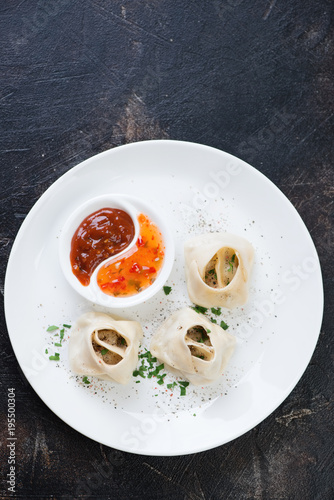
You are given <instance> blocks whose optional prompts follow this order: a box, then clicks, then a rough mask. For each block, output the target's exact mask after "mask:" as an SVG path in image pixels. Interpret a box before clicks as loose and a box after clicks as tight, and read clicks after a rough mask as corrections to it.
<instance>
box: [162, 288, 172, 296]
mask: <svg viewBox="0 0 334 500" xmlns="http://www.w3.org/2000/svg"><path fill="white" fill-rule="evenodd" d="M163 290H164V292H165V295H169V294H170V292H171V291H172V287H171V286H164V287H163Z"/></svg>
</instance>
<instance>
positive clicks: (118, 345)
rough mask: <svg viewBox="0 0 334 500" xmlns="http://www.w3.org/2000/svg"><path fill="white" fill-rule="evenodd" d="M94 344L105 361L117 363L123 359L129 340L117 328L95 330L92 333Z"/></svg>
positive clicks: (111, 363)
mask: <svg viewBox="0 0 334 500" xmlns="http://www.w3.org/2000/svg"><path fill="white" fill-rule="evenodd" d="M100 342H101V343H100ZM92 346H93V349H94V352H95V353H96V355H97V356H98V358H99V359H102V361H103V362H104V363H106V364H107V365H117V364H118V363H119V362H120V361H122V359H123V356H124V354H125V350H126V348H127V342H126V340H125V338H124V337H123V336H122V335H120V334H119V333H118V332H116V330H105V329H104V330H95V332H94V333H93V334H92Z"/></svg>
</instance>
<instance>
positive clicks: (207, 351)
mask: <svg viewBox="0 0 334 500" xmlns="http://www.w3.org/2000/svg"><path fill="white" fill-rule="evenodd" d="M210 331H211V330H209V332H210ZM185 341H186V344H187V345H188V349H189V350H190V353H191V355H192V356H194V357H195V358H199V359H203V361H210V360H211V359H212V358H213V355H214V353H213V347H212V344H211V340H210V337H209V335H208V330H206V329H205V328H204V327H203V326H201V325H196V326H192V327H191V328H189V329H188V330H187V333H186V335H185Z"/></svg>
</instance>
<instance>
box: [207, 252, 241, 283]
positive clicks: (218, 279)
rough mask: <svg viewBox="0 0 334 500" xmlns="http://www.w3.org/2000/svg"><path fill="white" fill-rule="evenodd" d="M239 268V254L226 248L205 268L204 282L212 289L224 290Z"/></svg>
mask: <svg viewBox="0 0 334 500" xmlns="http://www.w3.org/2000/svg"><path fill="white" fill-rule="evenodd" d="M238 266H239V260H238V257H237V254H236V252H235V250H234V249H233V248H228V247H224V248H222V249H221V250H219V251H218V252H217V253H216V254H215V255H214V256H213V257H212V259H211V260H210V261H209V262H208V264H207V266H206V268H205V274H204V282H205V284H206V285H208V286H209V287H211V288H224V287H226V286H228V285H229V284H230V283H231V281H232V280H233V278H234V276H235V274H236V272H237V270H238Z"/></svg>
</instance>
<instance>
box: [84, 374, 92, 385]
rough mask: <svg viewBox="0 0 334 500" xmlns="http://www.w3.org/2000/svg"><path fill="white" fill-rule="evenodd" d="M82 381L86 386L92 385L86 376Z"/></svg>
mask: <svg viewBox="0 0 334 500" xmlns="http://www.w3.org/2000/svg"><path fill="white" fill-rule="evenodd" d="M82 381H83V383H84V384H90V380H88V378H87V377H86V375H85V376H84V377H82Z"/></svg>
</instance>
